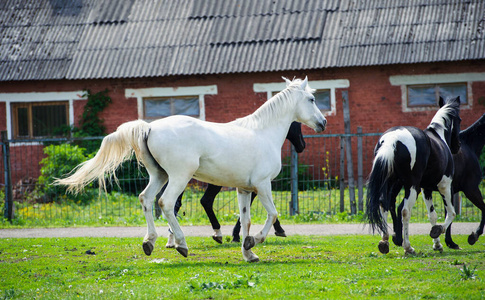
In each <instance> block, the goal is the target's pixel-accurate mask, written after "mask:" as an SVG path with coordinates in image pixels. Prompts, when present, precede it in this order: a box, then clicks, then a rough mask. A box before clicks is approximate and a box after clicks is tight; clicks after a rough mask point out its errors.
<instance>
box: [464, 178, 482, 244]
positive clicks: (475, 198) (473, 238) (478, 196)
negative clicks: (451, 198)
mask: <svg viewBox="0 0 485 300" xmlns="http://www.w3.org/2000/svg"><path fill="white" fill-rule="evenodd" d="M463 192H464V193H465V196H466V197H467V198H468V199H469V200H470V201H471V202H472V203H473V204H475V206H476V207H478V208H479V209H480V210H481V211H482V220H481V221H480V225H478V228H477V230H476V232H472V233H471V234H470V235H469V236H468V244H470V245H473V244H475V243H476V242H477V241H478V237H479V236H480V235H482V234H483V227H484V226H485V203H484V202H483V197H482V193H481V192H480V189H478V186H475V187H474V188H473V189H472V190H471V191H463Z"/></svg>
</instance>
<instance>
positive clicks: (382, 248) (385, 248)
mask: <svg viewBox="0 0 485 300" xmlns="http://www.w3.org/2000/svg"><path fill="white" fill-rule="evenodd" d="M377 247H378V248H379V252H381V253H382V254H387V253H389V242H388V241H379V245H378V246H377Z"/></svg>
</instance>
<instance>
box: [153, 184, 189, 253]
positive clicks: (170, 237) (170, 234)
mask: <svg viewBox="0 0 485 300" xmlns="http://www.w3.org/2000/svg"><path fill="white" fill-rule="evenodd" d="M166 187H167V185H164V186H163V188H162V191H161V192H160V193H158V195H157V201H158V199H160V197H161V196H162V194H163V192H164V191H165V188H166ZM183 195H184V192H182V194H180V195H179V196H178V198H177V201H176V202H175V207H174V210H173V212H174V214H175V217H177V216H178V213H179V210H180V208H181V207H182V197H183ZM157 207H160V205H158V202H157ZM161 210H162V209H161V208H160V211H161ZM165 248H175V238H174V236H173V231H172V230H171V229H170V228H169V229H168V239H167V244H165Z"/></svg>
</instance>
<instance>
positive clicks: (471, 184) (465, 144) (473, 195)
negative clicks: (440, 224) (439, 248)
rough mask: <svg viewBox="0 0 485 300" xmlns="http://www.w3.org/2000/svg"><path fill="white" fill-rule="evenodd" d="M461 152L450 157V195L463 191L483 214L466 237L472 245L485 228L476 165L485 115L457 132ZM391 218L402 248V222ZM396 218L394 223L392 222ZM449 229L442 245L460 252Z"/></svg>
mask: <svg viewBox="0 0 485 300" xmlns="http://www.w3.org/2000/svg"><path fill="white" fill-rule="evenodd" d="M460 143H461V146H460V150H459V151H458V152H457V153H456V154H453V161H454V164H455V173H454V175H453V192H454V193H458V192H463V193H464V194H465V196H466V197H467V198H468V199H469V200H470V201H471V202H472V203H473V204H474V205H475V206H476V207H477V208H479V209H480V210H481V212H482V219H481V221H480V224H479V225H478V228H477V229H476V231H474V232H472V233H471V234H470V235H469V236H468V243H469V244H470V245H474V244H475V243H476V242H477V240H478V238H479V236H480V235H482V234H483V228H484V226H485V202H483V196H482V193H481V191H480V188H479V186H480V182H481V181H482V170H481V167H480V163H479V157H480V154H481V152H482V149H483V146H485V114H484V115H482V116H481V117H480V118H479V119H478V120H477V121H476V122H475V123H473V124H472V125H471V126H470V127H468V128H467V129H465V130H462V131H461V132H460ZM402 205H403V204H402V203H401V205H400V206H399V208H398V210H397V211H398V213H399V211H400V210H402ZM392 212H393V210H392V209H391V214H392V215H393V222H394V224H395V225H394V235H393V237H392V240H393V242H394V244H396V245H397V246H401V245H402V223H401V221H400V218H399V217H400V215H398V216H396V215H395V213H394V214H393V213H392ZM394 219H396V220H394ZM451 226H452V224H450V226H449V227H448V229H447V230H446V235H445V242H446V245H447V246H448V247H449V248H451V249H460V247H459V246H458V245H457V244H456V243H455V242H454V241H453V239H452V238H451Z"/></svg>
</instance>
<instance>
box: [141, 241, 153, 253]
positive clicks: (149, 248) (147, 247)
mask: <svg viewBox="0 0 485 300" xmlns="http://www.w3.org/2000/svg"><path fill="white" fill-rule="evenodd" d="M143 251H145V254H146V255H147V256H150V255H152V251H153V245H152V244H151V243H150V242H143Z"/></svg>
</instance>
